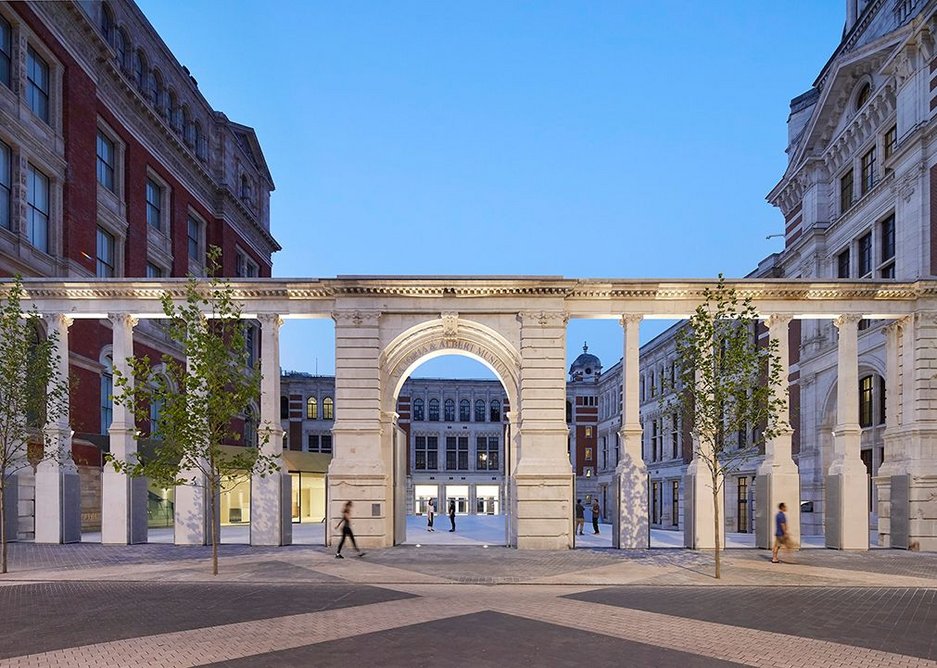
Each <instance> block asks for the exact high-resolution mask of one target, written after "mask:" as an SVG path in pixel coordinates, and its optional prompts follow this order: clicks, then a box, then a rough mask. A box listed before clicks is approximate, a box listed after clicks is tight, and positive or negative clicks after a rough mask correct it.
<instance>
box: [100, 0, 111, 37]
mask: <svg viewBox="0 0 937 668" xmlns="http://www.w3.org/2000/svg"><path fill="white" fill-rule="evenodd" d="M100 27H101V36H102V37H103V38H104V41H105V42H107V43H108V44H111V43H112V41H113V39H114V12H112V11H111V8H110V6H109V5H108V4H107V3H106V2H103V3H101V26H100Z"/></svg>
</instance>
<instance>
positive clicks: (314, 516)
mask: <svg viewBox="0 0 937 668" xmlns="http://www.w3.org/2000/svg"><path fill="white" fill-rule="evenodd" d="M290 481H291V483H292V488H293V504H292V517H293V522H321V521H322V520H323V519H325V474H322V473H304V472H302V471H290Z"/></svg>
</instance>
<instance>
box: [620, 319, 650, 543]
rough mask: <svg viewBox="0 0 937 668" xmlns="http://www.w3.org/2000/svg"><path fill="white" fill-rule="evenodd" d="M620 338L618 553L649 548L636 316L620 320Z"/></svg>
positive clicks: (639, 323)
mask: <svg viewBox="0 0 937 668" xmlns="http://www.w3.org/2000/svg"><path fill="white" fill-rule="evenodd" d="M620 322H621V326H622V330H623V334H624V339H623V342H622V347H623V354H622V363H621V370H622V373H621V375H622V380H621V382H622V392H621V397H622V406H621V429H620V430H619V432H618V433H619V437H620V439H621V458H620V459H619V461H618V467H617V468H616V469H615V481H616V485H617V487H618V512H617V513H616V521H617V526H616V528H615V532H614V534H613V538H612V541H613V544H614V546H615V547H620V548H622V549H635V548H646V547H648V545H649V544H650V530H649V528H648V526H649V525H648V517H647V466H645V464H644V457H643V456H642V453H641V436H642V429H641V415H640V398H639V396H638V392H639V386H640V378H641V371H640V347H639V341H638V337H639V333H640V328H641V316H640V315H632V314H629V315H624V316H622V317H621V320H620Z"/></svg>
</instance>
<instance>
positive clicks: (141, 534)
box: [101, 313, 147, 545]
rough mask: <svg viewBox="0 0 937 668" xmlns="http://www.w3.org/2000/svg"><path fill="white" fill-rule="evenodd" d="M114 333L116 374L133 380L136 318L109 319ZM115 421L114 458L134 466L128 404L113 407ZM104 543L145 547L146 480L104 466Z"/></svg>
mask: <svg viewBox="0 0 937 668" xmlns="http://www.w3.org/2000/svg"><path fill="white" fill-rule="evenodd" d="M108 320H110V321H111V327H112V329H113V332H114V343H113V350H112V352H111V356H112V358H113V360H114V371H115V374H116V373H117V372H120V374H121V375H123V376H124V377H126V378H128V379H129V378H132V371H131V369H130V364H129V363H128V361H127V360H128V358H130V357H132V356H133V328H134V326H135V325H136V324H137V320H136V318H134V317H132V316H130V315H128V314H126V313H112V314H110V315H108ZM112 415H113V418H112V420H111V428H110V429H109V430H108V434H109V441H110V452H111V455H112V456H113V457H114V458H116V459H117V460H119V461H122V462H130V463H133V462H134V461H135V460H136V457H137V440H136V423H135V420H134V416H133V413H131V411H130V409H129V408H128V407H127V406H126V404H118V403H117V402H116V401H115V402H114V404H113V412H112ZM101 494H102V499H101V542H102V543H112V544H117V545H129V544H134V543H145V542H146V533H147V527H146V524H147V519H146V479H145V478H131V477H130V476H128V475H126V474H124V473H118V472H117V471H115V470H114V468H113V467H111V466H105V467H104V471H103V472H102V474H101Z"/></svg>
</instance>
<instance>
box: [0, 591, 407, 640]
mask: <svg viewBox="0 0 937 668" xmlns="http://www.w3.org/2000/svg"><path fill="white" fill-rule="evenodd" d="M405 598H413V596H412V595H410V594H405V593H401V592H395V591H390V590H387V589H381V588H378V587H370V586H357V585H347V584H345V585H329V584H319V585H302V584H291V585H287V584H275V585H271V584H265V585H261V586H253V585H249V584H191V583H186V584H182V583H168V584H162V583H159V584H154V583H129V582H118V583H109V582H50V583H42V584H24V585H12V586H9V587H0V610H2V611H3V617H4V618H7V619H14V620H16V623H14V624H6V625H5V628H4V632H3V634H0V658H9V657H12V656H20V655H23V654H35V653H37V652H47V651H50V650H56V649H64V648H67V647H76V646H80V645H90V644H94V643H100V642H109V641H112V640H120V639H125V638H136V637H139V636H144V635H154V634H158V633H169V632H173V631H184V630H188V629H197V628H204V627H207V626H215V625H218V624H231V623H236V622H246V621H254V620H259V619H270V618H275V617H282V616H285V615H294V614H301V613H307V612H320V611H322V610H333V609H338V608H349V607H355V606H359V605H368V604H371V603H381V602H384V601H392V600H398V599H405Z"/></svg>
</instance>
